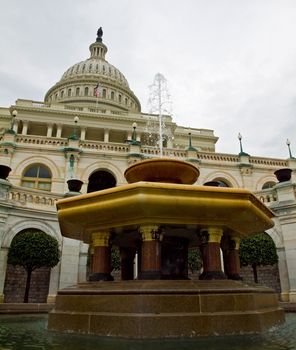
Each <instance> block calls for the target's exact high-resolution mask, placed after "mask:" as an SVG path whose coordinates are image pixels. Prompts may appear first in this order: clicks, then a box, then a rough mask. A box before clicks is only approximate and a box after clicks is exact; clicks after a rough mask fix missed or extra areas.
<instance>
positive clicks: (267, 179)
mask: <svg viewBox="0 0 296 350" xmlns="http://www.w3.org/2000/svg"><path fill="white" fill-rule="evenodd" d="M267 182H275V183H277V182H278V181H277V179H276V177H275V176H272V175H267V176H263V177H261V178H260V179H259V180H258V181H257V183H256V185H255V189H256V191H261V190H262V187H263V185H264V184H265V183H267Z"/></svg>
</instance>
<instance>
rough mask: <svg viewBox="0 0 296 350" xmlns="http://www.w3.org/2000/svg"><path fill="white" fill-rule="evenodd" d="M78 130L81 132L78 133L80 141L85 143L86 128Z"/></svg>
mask: <svg viewBox="0 0 296 350" xmlns="http://www.w3.org/2000/svg"><path fill="white" fill-rule="evenodd" d="M80 130H81V132H80V140H81V141H85V135H86V127H85V126H82V127H81V129H80Z"/></svg>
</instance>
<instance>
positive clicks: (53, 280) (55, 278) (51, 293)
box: [47, 264, 61, 304]
mask: <svg viewBox="0 0 296 350" xmlns="http://www.w3.org/2000/svg"><path fill="white" fill-rule="evenodd" d="M60 272H61V264H58V265H56V266H55V267H53V268H52V269H51V271H50V280H49V288H48V295H47V303H49V304H51V303H54V302H55V298H56V295H57V292H58V290H59V277H60Z"/></svg>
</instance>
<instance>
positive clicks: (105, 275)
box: [89, 231, 113, 281]
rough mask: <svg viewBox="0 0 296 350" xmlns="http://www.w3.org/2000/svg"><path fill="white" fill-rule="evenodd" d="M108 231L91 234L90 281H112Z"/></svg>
mask: <svg viewBox="0 0 296 350" xmlns="http://www.w3.org/2000/svg"><path fill="white" fill-rule="evenodd" d="M109 241H110V233H109V231H99V232H93V233H92V247H93V258H92V274H91V275H90V278H89V280H90V281H112V280H113V277H112V276H111V247H110V243H109Z"/></svg>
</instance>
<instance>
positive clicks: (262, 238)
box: [240, 233, 278, 283]
mask: <svg viewBox="0 0 296 350" xmlns="http://www.w3.org/2000/svg"><path fill="white" fill-rule="evenodd" d="M277 262H278V256H277V253H276V247H275V244H274V242H273V240H272V238H271V237H270V236H269V235H268V234H267V233H260V234H257V235H255V236H252V237H249V238H245V239H242V240H241V244H240V263H241V265H242V266H247V265H251V266H252V269H253V275H254V281H255V283H258V274H257V267H258V266H265V265H274V264H276V263H277Z"/></svg>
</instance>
